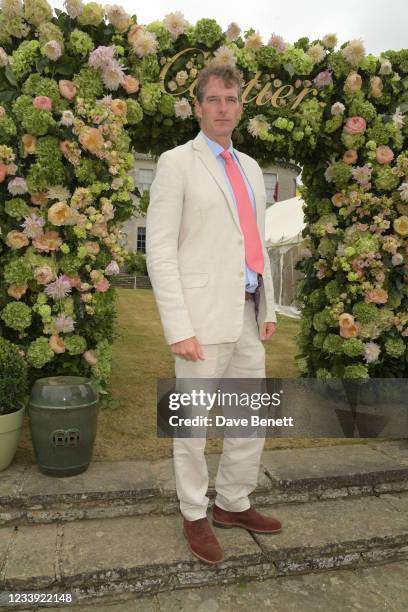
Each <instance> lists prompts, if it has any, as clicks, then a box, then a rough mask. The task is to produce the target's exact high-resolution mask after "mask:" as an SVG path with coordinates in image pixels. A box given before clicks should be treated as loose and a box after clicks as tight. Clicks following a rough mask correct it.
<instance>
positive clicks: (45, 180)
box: [27, 157, 66, 193]
mask: <svg viewBox="0 0 408 612" xmlns="http://www.w3.org/2000/svg"><path fill="white" fill-rule="evenodd" d="M65 180H66V177H65V170H64V166H63V163H62V162H61V161H60V159H59V158H58V157H57V158H54V159H49V160H48V159H47V163H43V162H42V161H40V162H36V163H34V164H31V167H30V170H29V171H28V175H27V185H28V189H29V191H30V193H41V192H43V191H46V190H47V189H48V187H50V186H51V185H60V184H64V183H65Z"/></svg>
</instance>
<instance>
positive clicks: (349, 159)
mask: <svg viewBox="0 0 408 612" xmlns="http://www.w3.org/2000/svg"><path fill="white" fill-rule="evenodd" d="M357 157H358V154H357V151H356V150H355V149H348V150H347V151H346V152H345V153H344V155H343V161H344V162H346V164H355V163H356V161H357Z"/></svg>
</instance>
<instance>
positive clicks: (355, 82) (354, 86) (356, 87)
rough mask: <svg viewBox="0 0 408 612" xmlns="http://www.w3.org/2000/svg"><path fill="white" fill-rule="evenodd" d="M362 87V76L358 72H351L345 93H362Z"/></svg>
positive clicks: (346, 81) (346, 82) (345, 84)
mask: <svg viewBox="0 0 408 612" xmlns="http://www.w3.org/2000/svg"><path fill="white" fill-rule="evenodd" d="M361 85H362V79H361V76H360V75H359V74H358V73H357V72H350V74H349V75H348V77H347V79H346V80H345V83H344V91H345V92H346V93H354V92H356V91H360V89H361Z"/></svg>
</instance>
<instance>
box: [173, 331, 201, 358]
mask: <svg viewBox="0 0 408 612" xmlns="http://www.w3.org/2000/svg"><path fill="white" fill-rule="evenodd" d="M170 348H171V352H172V353H173V354H174V355H178V356H179V357H182V358H183V359H186V360H187V361H197V360H198V359H204V353H203V349H202V348H201V344H200V343H199V342H198V340H197V338H196V337H195V336H192V337H191V338H186V340H180V342H175V343H174V344H171V345H170Z"/></svg>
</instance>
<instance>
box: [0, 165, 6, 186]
mask: <svg viewBox="0 0 408 612" xmlns="http://www.w3.org/2000/svg"><path fill="white" fill-rule="evenodd" d="M6 176H7V166H6V164H0V183H3V182H4V179H5V178H6Z"/></svg>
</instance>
